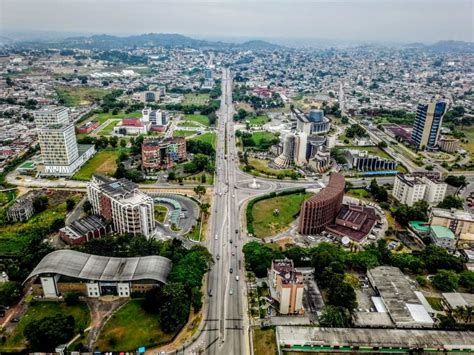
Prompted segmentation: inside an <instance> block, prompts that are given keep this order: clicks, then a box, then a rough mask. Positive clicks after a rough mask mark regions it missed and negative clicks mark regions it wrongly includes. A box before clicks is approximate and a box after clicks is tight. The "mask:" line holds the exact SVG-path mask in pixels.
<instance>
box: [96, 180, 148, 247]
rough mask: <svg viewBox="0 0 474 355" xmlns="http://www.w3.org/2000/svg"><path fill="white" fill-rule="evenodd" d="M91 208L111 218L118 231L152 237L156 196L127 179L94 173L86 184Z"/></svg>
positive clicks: (106, 218)
mask: <svg viewBox="0 0 474 355" xmlns="http://www.w3.org/2000/svg"><path fill="white" fill-rule="evenodd" d="M87 197H88V199H89V201H90V202H91V204H92V211H93V212H94V214H96V215H100V216H102V217H103V218H104V219H105V220H106V221H111V222H112V225H113V229H114V231H115V232H117V233H131V234H134V235H136V234H143V235H144V236H145V237H147V238H150V237H151V236H152V234H153V232H154V230H155V216H154V203H153V199H152V198H151V197H150V196H148V195H146V194H144V193H143V192H141V191H139V190H138V185H137V184H135V183H133V182H131V181H129V180H126V179H120V180H114V179H110V178H108V177H105V176H100V175H94V176H93V177H92V180H91V182H90V183H89V184H88V185H87Z"/></svg>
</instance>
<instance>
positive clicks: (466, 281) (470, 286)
mask: <svg viewBox="0 0 474 355" xmlns="http://www.w3.org/2000/svg"><path fill="white" fill-rule="evenodd" d="M459 284H460V285H461V286H462V287H464V288H466V289H467V291H468V292H469V293H474V271H463V272H462V273H461V275H460V278H459Z"/></svg>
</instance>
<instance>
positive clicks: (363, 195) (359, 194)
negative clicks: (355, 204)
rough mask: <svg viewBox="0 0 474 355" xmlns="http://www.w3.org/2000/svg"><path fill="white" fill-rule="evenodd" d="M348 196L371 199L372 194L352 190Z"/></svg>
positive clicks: (363, 190)
mask: <svg viewBox="0 0 474 355" xmlns="http://www.w3.org/2000/svg"><path fill="white" fill-rule="evenodd" d="M346 194H347V195H349V196H354V197H357V198H370V192H369V191H367V190H365V189H351V190H349V191H348V192H347V193H346Z"/></svg>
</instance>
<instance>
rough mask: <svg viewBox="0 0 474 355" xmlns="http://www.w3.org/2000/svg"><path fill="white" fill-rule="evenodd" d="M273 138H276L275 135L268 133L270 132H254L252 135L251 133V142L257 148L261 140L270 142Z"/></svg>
mask: <svg viewBox="0 0 474 355" xmlns="http://www.w3.org/2000/svg"><path fill="white" fill-rule="evenodd" d="M274 138H276V135H275V134H273V133H270V132H265V131H262V132H254V133H252V140H253V141H254V142H255V144H256V145H257V146H258V145H260V142H261V141H262V140H263V139H266V140H271V139H274Z"/></svg>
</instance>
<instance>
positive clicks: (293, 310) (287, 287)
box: [268, 259, 304, 314]
mask: <svg viewBox="0 0 474 355" xmlns="http://www.w3.org/2000/svg"><path fill="white" fill-rule="evenodd" d="M268 281H269V284H270V293H271V295H272V298H273V299H275V300H276V301H278V302H279V304H280V309H279V313H280V314H303V313H304V308H303V293H304V282H303V274H302V273H300V272H297V271H296V270H295V267H294V265H293V260H289V259H282V260H273V261H272V266H271V268H270V269H268Z"/></svg>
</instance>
